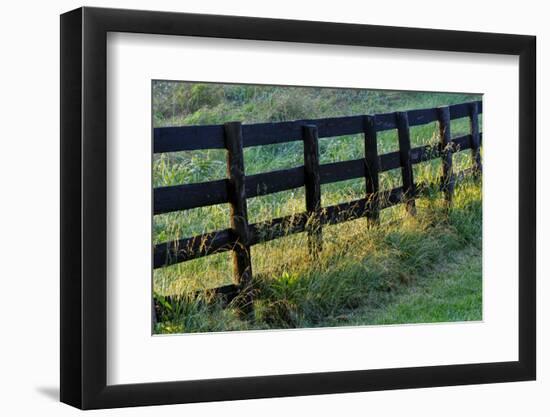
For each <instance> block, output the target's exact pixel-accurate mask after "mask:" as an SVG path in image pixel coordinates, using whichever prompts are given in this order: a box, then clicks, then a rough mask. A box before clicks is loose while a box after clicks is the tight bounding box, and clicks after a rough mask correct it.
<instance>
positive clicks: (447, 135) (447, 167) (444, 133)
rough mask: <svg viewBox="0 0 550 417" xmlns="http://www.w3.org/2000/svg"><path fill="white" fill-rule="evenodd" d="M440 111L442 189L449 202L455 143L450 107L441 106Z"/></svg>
mask: <svg viewBox="0 0 550 417" xmlns="http://www.w3.org/2000/svg"><path fill="white" fill-rule="evenodd" d="M438 113H439V116H438V118H439V140H440V148H441V158H442V161H443V164H442V171H443V172H442V183H441V185H442V190H443V192H444V193H445V200H447V202H448V203H451V202H452V199H453V189H454V180H453V144H452V142H451V118H450V110H449V107H440V108H439V109H438Z"/></svg>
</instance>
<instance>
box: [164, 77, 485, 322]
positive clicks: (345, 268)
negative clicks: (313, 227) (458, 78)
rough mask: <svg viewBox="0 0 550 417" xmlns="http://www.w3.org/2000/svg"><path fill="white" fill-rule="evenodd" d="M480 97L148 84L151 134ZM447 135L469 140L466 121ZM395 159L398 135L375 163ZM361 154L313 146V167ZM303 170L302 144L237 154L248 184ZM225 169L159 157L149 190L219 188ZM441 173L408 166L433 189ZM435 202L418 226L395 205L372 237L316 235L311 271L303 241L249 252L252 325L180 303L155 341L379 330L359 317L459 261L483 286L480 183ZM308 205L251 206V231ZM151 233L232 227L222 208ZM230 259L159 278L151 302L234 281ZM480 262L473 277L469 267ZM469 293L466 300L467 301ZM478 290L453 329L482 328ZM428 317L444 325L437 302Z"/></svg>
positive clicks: (382, 144) (351, 187) (183, 267)
mask: <svg viewBox="0 0 550 417" xmlns="http://www.w3.org/2000/svg"><path fill="white" fill-rule="evenodd" d="M478 99H480V96H475V95H465V94H432V93H419V92H385V91H369V90H336V89H320V88H290V89H289V88H282V87H269V86H268V87H265V86H264V87H261V86H240V85H229V86H228V85H225V86H224V85H214V84H192V83H169V82H156V83H154V85H153V112H154V125H155V126H174V125H189V124H217V123H223V122H226V121H231V120H240V121H242V122H244V123H251V122H266V121H282V120H295V119H302V118H318V117H333V116H344V115H354V114H367V113H369V114H373V113H380V112H387V111H396V110H406V109H413V108H426V107H434V106H438V105H449V104H455V103H461V102H465V101H471V100H478ZM451 128H452V134H453V136H458V135H461V134H465V133H467V132H468V129H469V124H468V121H467V120H466V119H460V120H456V121H453V122H452V126H451ZM411 138H412V141H413V146H418V145H420V144H429V143H432V144H433V143H437V141H438V140H439V138H438V129H437V126H436V124H435V123H432V124H429V125H426V126H419V127H414V128H412V129H411ZM397 149H398V143H397V136H396V132H395V131H389V132H384V133H383V134H381V135H380V136H379V153H381V154H382V153H386V152H389V151H393V150H397ZM362 155H363V137H362V135H351V136H345V137H338V138H325V139H321V140H320V157H321V163H328V162H336V161H344V160H348V159H356V158H360V157H361V156H362ZM470 162H471V161H470V155H469V152H462V153H460V154H456V155H455V156H454V164H455V170H460V169H463V168H465V167H468V166H470ZM302 164H303V148H302V144H301V143H300V142H291V143H285V144H279V145H268V146H259V147H252V148H247V149H245V167H246V174H247V175H250V174H255V173H259V172H267V171H273V170H277V169H284V168H290V167H294V166H299V165H302ZM225 169H226V168H225V151H223V150H208V151H194V152H177V153H170V154H162V155H155V158H154V163H153V182H154V186H155V187H158V186H166V185H175V184H182V183H193V182H203V181H209V180H214V179H220V178H225V176H226V174H225ZM440 172H441V162H440V161H431V162H429V163H422V164H418V165H416V166H415V172H414V174H415V180H416V181H434V180H435V179H436V178H437V177H438V176H439V175H440ZM399 185H401V173H400V171H399V170H394V171H390V172H387V173H383V174H382V175H381V188H382V189H389V188H393V187H396V186H399ZM364 192H365V186H364V179H357V180H350V181H342V182H339V183H334V184H328V185H323V186H322V190H321V193H322V205H323V206H329V205H332V204H336V203H340V202H344V201H349V200H353V199H358V198H362V197H364ZM441 199H442V196H441V194H440V193H438V192H436V191H435V190H434V193H433V196H432V197H430V198H424V199H421V200H419V201H418V203H417V206H418V216H416V217H415V218H410V217H407V216H406V215H405V212H404V209H403V208H402V207H400V206H398V207H395V208H392V209H387V210H384V211H383V212H382V219H381V223H382V224H381V226H380V227H377V228H368V227H367V224H366V220H364V219H359V220H354V221H352V222H348V223H343V224H340V225H334V226H329V227H326V228H324V242H325V246H324V249H323V253H322V256H321V257H320V259H319V260H318V262H316V263H315V265H313V264H312V263H311V261H310V260H309V257H308V255H307V251H306V248H307V245H306V242H305V236H304V234H298V235H293V236H289V237H286V238H282V239H278V240H275V241H271V242H268V243H264V244H259V245H256V246H254V247H253V248H252V262H253V272H254V276H255V283H254V285H255V290H256V292H257V297H256V301H255V306H254V307H255V315H256V317H255V320H251V321H246V320H242V319H240V318H239V316H238V311H237V309H236V307H234V306H230V307H229V308H222V307H221V306H219V305H217V304H216V303H215V302H214V303H204V302H198V301H197V300H195V299H188V300H186V299H183V300H182V302H181V303H178V305H177V306H176V305H174V306H167V310H166V315H165V316H164V317H163V321H162V322H161V323H160V324H159V325H158V328H157V331H158V332H193V331H212V330H231V329H249V328H255V329H258V328H259V329H266V328H286V327H290V328H291V327H312V326H332V325H342V324H345V323H344V322H346V320H348V319H349V321H350V323H353V324H369V323H375V322H377V320H381V319H380V318H377V317H378V316H377V315H373V314H371V313H369V314H366V313H365V314H364V315H361V314H359V313H358V312H360V311H371V310H372V309H374V310H376V308H375V307H376V306H378V307H379V308H380V309H379V310H376V311H388V312H389V311H391V308H392V305H393V304H392V303H393V302H394V301H393V300H394V294H395V293H398V292H399V291H401V289H402V288H409V287H411V288H412V287H415V286H417V285H418V283H419V282H420V281H421V280H422V278H423V277H424V276H426V275H430V274H431V275H434V274H435V275H438V274H439V275H445V274H446V273H444V272H443V271H445V268H444V267H445V265H446V264H452V263H453V262H455V261H454V260H455V255H454V254H455V253H461V254H464V253H467V254H469V255H468V259H469V261H468V262H471V264H472V265H474V268H473V269H472V271H470V273H469V275H468V276H469V277H470V278H471V279H472V280H473V281H476V280H477V281H479V282H481V266H480V265H481V263H480V262H481V261H480V259H481V258H480V251H481V185H480V184H479V183H474V182H466V183H465V184H463V185H461V186H460V187H458V189H457V190H456V198H455V202H454V206H453V209H452V211H451V212H450V213H448V212H447V211H446V209H445V207H444V206H443V204H442V201H441ZM304 201H305V198H304V192H303V188H298V189H294V190H289V191H285V192H281V193H276V194H271V195H268V196H263V197H257V198H252V199H249V200H248V211H249V221H250V222H251V223H252V222H257V221H262V220H269V219H271V218H274V217H281V216H284V215H290V214H293V213H298V212H302V211H304V210H305V202H304ZM153 226H154V235H153V240H154V243H160V242H165V241H168V240H173V239H178V238H182V237H190V236H194V235H198V234H201V233H205V232H209V231H214V230H219V229H224V228H227V227H229V208H228V207H227V205H226V204H225V205H217V206H212V207H205V208H197V209H192V210H187V211H183V212H176V213H169V214H164V215H159V216H155V217H154V221H153ZM461 256H463V255H461ZM230 261H231V259H230V253H221V254H216V255H212V256H207V257H205V258H201V259H197V260H194V261H190V262H185V263H181V264H178V265H174V266H170V267H167V268H162V269H159V270H155V273H154V289H155V292H156V293H157V294H158V295H175V294H184V293H187V292H189V291H196V290H198V289H206V288H212V287H217V286H220V285H224V284H228V283H231V280H232V276H231V275H232V270H231V263H230ZM477 264H479V268H475V265H477ZM438 271H439V272H438ZM468 282H469V281H468ZM428 288H429V287H428ZM465 291H466V289H465ZM468 291H470V290H468ZM468 291H466V293H467V294H466V293H465V294H464V296H465V297H467V296H469V295H470V294H469V293H468ZM480 291H481V290H479V297H478V298H475V297H474V301H473V302H472V303H470V304H469V306H470V307H469V309H468V311H466V310H465V311H462V312H461V311H460V309H459V310H457V311H456V314H451V315H450V317H452V318H453V319H455V320H468V319H471V318H472V317H477V318H479V317H480V315H481V293H480ZM205 297H207V295H205ZM458 297H459V298H460V294H459V295H458ZM419 299H422V302H424V301H426V300H428V301H426V303H427V304H426V312H427V313H426V314H427V315H428V316H429V315H430V313H429V311H430V305H431V302H430V301H429V300H430V298H429V297H423V296H420V298H419ZM476 300H477V301H476ZM449 305H450V304H449ZM457 305H458V304H457ZM170 308H171V309H172V310H170ZM433 311H434V312H433V315H432V318H433V319H434V320H435V321H437V319H436V318H437V317H443V316H441V315H438V313H437V312H436V311H437V308H436V306H435V304H434V310H433ZM354 312H356V313H354ZM387 314H389V313H387ZM375 316H376V317H375ZM342 317H347V319H342ZM386 317H390V318H388V319H387V320H386V321H389V322H392V323H399V322H410V321H411V319H410V318H407V319H406V320H405V318H404V317H403V318H402V319H400V316H399V315H391V314H389V315H388V316H386ZM419 317H426V315H419ZM342 320H343V321H342ZM392 320H393V321H392ZM434 320H429V317H427V318H423V319H422V321H434ZM381 321H384V320H381ZM384 322H385V321H384Z"/></svg>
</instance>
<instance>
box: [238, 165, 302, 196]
mask: <svg viewBox="0 0 550 417" xmlns="http://www.w3.org/2000/svg"><path fill="white" fill-rule="evenodd" d="M303 185H304V167H303V166H301V167H296V168H289V169H282V170H279V171H272V172H265V173H261V174H255V175H248V176H247V177H246V197H247V198H251V197H257V196H261V195H266V194H272V193H277V192H280V191H285V190H291V189H293V188H298V187H303Z"/></svg>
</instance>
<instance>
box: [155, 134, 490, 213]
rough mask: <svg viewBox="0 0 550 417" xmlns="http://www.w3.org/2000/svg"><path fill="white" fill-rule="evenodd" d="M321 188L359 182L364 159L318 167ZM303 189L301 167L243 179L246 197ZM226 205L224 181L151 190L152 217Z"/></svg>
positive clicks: (463, 142)
mask: <svg viewBox="0 0 550 417" xmlns="http://www.w3.org/2000/svg"><path fill="white" fill-rule="evenodd" d="M480 137H481V134H480ZM451 142H452V143H453V146H452V149H451V150H452V152H456V151H461V150H465V149H470V148H471V146H472V139H471V135H464V136H460V137H457V138H454V139H453V140H452V141H451ZM410 155H411V163H412V164H416V163H419V162H423V161H427V160H429V159H435V158H438V157H439V156H440V153H439V152H438V151H437V149H434V148H432V147H430V146H419V147H416V148H413V149H411V151H410ZM378 161H379V172H385V171H389V170H391V169H397V168H399V167H401V160H400V154H399V152H390V153H387V154H383V155H380V156H379V157H378ZM319 169H320V181H321V184H328V183H332V182H338V181H345V180H350V179H355V178H361V177H363V176H365V175H366V172H367V171H366V165H365V160H364V159H354V160H350V161H342V162H334V163H330V164H323V165H320V166H319ZM303 185H304V167H296V168H289V169H284V170H278V171H273V172H267V173H261V174H256V175H249V176H247V177H246V181H245V188H246V197H247V198H252V197H256V196H262V195H267V194H271V193H276V192H280V191H285V190H291V189H294V188H298V187H302V186H303ZM227 202H228V196H227V180H226V179H223V180H216V181H209V182H205V183H197V184H183V185H175V186H168V187H158V188H155V189H154V214H155V215H156V214H163V213H170V212H173V211H179V210H187V209H192V208H196V207H205V206H210V205H214V204H223V203H227Z"/></svg>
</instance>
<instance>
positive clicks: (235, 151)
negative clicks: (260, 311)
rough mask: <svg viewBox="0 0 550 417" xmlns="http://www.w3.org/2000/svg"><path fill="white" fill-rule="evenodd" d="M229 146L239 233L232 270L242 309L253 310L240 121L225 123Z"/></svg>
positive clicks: (230, 194)
mask: <svg viewBox="0 0 550 417" xmlns="http://www.w3.org/2000/svg"><path fill="white" fill-rule="evenodd" d="M224 132H225V146H226V148H227V176H228V188H227V194H228V199H229V204H230V206H231V228H232V229H233V232H234V233H235V235H236V237H237V243H236V244H235V246H234V248H233V274H234V280H235V284H236V285H237V286H238V287H239V289H240V290H241V291H244V292H243V293H241V298H242V300H243V302H242V305H241V307H242V310H243V311H244V312H245V313H247V314H249V313H251V312H252V292H251V288H250V285H251V283H252V262H251V260H250V245H249V230H248V211H247V206H246V190H245V175H244V154H243V134H242V126H241V123H240V122H230V123H225V124H224Z"/></svg>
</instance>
